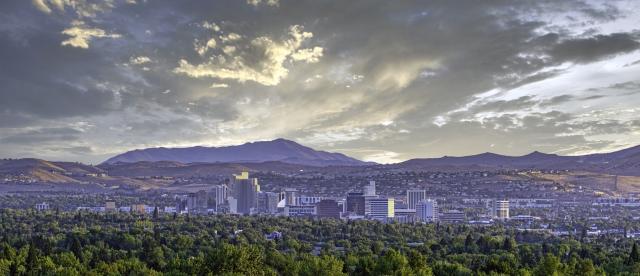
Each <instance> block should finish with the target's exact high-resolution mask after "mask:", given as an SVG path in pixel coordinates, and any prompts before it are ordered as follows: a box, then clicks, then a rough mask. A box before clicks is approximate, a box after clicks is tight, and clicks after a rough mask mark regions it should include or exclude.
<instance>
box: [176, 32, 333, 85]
mask: <svg viewBox="0 0 640 276" xmlns="http://www.w3.org/2000/svg"><path fill="white" fill-rule="evenodd" d="M311 37H313V34H312V33H310V32H304V31H303V28H302V26H298V25H295V26H291V27H290V28H289V37H288V38H286V39H285V40H283V41H274V40H273V39H271V38H269V37H266V36H261V37H258V38H255V39H253V40H251V41H249V42H247V43H246V44H244V45H239V46H238V48H240V49H238V48H237V47H235V46H229V45H227V46H226V47H231V48H225V49H227V50H223V53H221V54H219V55H213V56H210V57H209V58H208V61H207V62H204V63H201V64H197V65H192V64H191V63H189V62H188V61H186V60H184V59H182V60H180V63H179V66H178V67H177V68H176V69H175V70H174V72H176V73H179V74H186V75H188V76H190V77H194V78H200V77H211V78H218V79H231V80H236V81H238V82H240V83H244V82H246V81H255V82H257V83H260V84H262V85H268V86H273V85H277V84H279V83H280V81H281V80H282V79H283V78H285V77H286V76H287V74H288V73H289V69H288V68H286V67H285V62H287V61H304V62H307V63H315V62H318V60H319V58H320V57H321V56H322V50H323V49H322V48H320V47H314V48H312V49H307V48H301V47H302V43H303V42H304V41H305V40H308V39H309V38H311ZM220 39H221V40H222V41H223V42H225V43H234V42H236V41H238V40H240V39H242V37H241V36H240V35H238V34H235V33H230V34H228V35H226V36H222V37H221V38H220ZM212 41H213V42H212ZM215 45H216V43H215V40H213V39H209V40H208V42H207V43H206V44H205V45H203V46H196V51H197V52H198V54H200V55H204V54H205V53H207V50H209V49H212V48H215ZM236 50H238V51H239V52H236Z"/></svg>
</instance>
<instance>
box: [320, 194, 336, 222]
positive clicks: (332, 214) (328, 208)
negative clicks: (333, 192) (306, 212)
mask: <svg viewBox="0 0 640 276" xmlns="http://www.w3.org/2000/svg"><path fill="white" fill-rule="evenodd" d="M316 215H317V216H318V217H319V218H336V219H339V218H340V207H339V206H338V202H336V201H335V200H333V199H323V200H321V201H320V202H318V203H317V204H316Z"/></svg>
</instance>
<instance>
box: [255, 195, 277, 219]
mask: <svg viewBox="0 0 640 276" xmlns="http://www.w3.org/2000/svg"><path fill="white" fill-rule="evenodd" d="M258 212H260V213H264V214H275V213H277V212H278V194H277V193H272V192H259V193H258Z"/></svg>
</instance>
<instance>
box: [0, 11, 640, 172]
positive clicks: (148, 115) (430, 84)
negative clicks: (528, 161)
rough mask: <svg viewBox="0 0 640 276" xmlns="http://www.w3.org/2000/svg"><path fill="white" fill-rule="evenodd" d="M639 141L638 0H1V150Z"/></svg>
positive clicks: (50, 154) (446, 151)
mask: <svg viewBox="0 0 640 276" xmlns="http://www.w3.org/2000/svg"><path fill="white" fill-rule="evenodd" d="M276 138H286V139H291V140H294V141H296V142H299V143H301V144H303V145H306V146H310V147H313V148H315V149H320V150H327V151H335V152H341V153H344V154H347V155H349V156H352V157H355V158H359V159H362V160H367V161H375V162H380V163H393V162H399V161H403V160H407V159H411V158H417V157H440V156H445V155H447V156H460V155H470V154H477V153H482V152H495V153H501V154H507V155H523V154H527V153H529V152H532V151H541V152H547V153H556V154H561V155H578V154H588V153H596V152H609V151H614V150H618V149H622V148H626V147H631V146H635V145H638V144H640V1H636V0H629V1H616V0H613V1H581V0H566V1H544V0H541V1H524V0H521V1H509V0H495V1H477V0H468V1H465V0H461V1H450V0H442V1H426V0H421V1H402V0H401V1H388V0H352V1H341V0H215V1H214V0H180V1H175V0H104V1H94V0H29V1H27V0H3V1H0V157H2V158H21V157H36V158H43V159H47V160H65V161H80V162H86V163H94V164H95V163H99V162H101V161H104V160H105V159H107V158H108V157H111V156H113V155H116V154H119V153H122V152H125V151H128V150H133V149H140V148H149V147H187V146H195V145H203V146H224V145H236V144H242V143H245V142H250V141H259V140H271V139H276Z"/></svg>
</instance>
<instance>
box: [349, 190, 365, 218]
mask: <svg viewBox="0 0 640 276" xmlns="http://www.w3.org/2000/svg"><path fill="white" fill-rule="evenodd" d="M345 209H346V210H345V211H346V212H349V213H351V214H354V215H359V216H364V215H365V197H364V194H363V193H349V194H347V202H346V208H345Z"/></svg>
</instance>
